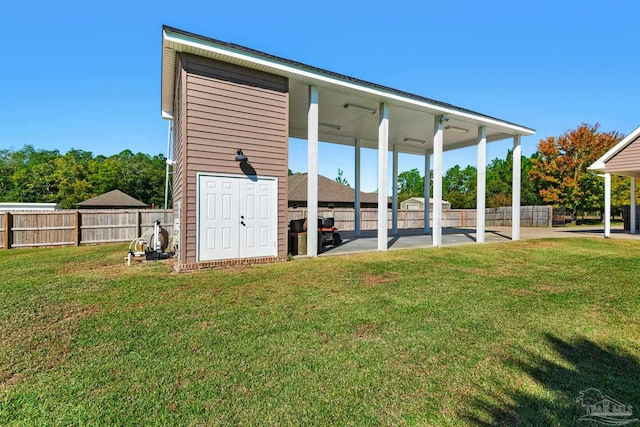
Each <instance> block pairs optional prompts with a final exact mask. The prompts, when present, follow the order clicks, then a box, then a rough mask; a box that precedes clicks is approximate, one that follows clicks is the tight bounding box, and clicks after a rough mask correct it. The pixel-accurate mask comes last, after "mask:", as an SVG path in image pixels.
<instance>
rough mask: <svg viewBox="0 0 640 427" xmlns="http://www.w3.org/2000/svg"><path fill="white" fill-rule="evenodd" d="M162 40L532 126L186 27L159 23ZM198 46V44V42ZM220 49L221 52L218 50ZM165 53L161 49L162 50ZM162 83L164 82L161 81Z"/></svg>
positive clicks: (503, 122) (439, 107) (430, 105)
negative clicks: (188, 29)
mask: <svg viewBox="0 0 640 427" xmlns="http://www.w3.org/2000/svg"><path fill="white" fill-rule="evenodd" d="M162 34H163V41H164V40H171V41H173V42H176V43H182V44H185V45H192V46H194V45H196V44H205V45H207V46H208V47H209V48H210V49H211V50H213V49H217V50H219V51H224V52H226V53H227V54H229V53H231V54H233V55H235V56H242V57H244V59H246V57H249V58H251V59H253V60H254V61H256V62H264V63H266V64H264V65H271V66H275V68H280V69H282V67H286V68H287V69H288V70H287V71H289V72H291V73H293V74H299V75H304V74H307V76H306V77H311V78H319V79H321V80H325V81H327V82H329V83H334V84H335V83H338V84H341V85H346V86H350V87H352V88H354V89H360V90H363V89H366V90H367V91H368V92H371V93H374V94H377V95H381V96H387V97H391V98H395V99H397V100H399V101H404V102H409V103H413V104H418V105H422V106H424V107H427V108H433V109H436V110H440V111H441V112H442V113H443V114H447V113H449V114H461V115H463V116H468V117H469V118H471V119H476V120H477V119H480V120H482V121H490V122H493V123H494V124H496V125H499V126H505V127H508V128H511V129H512V130H513V131H516V132H521V134H522V135H533V134H535V129H532V128H528V127H526V126H522V125H519V124H517V123H512V122H508V121H506V120H502V119H498V118H496V117H492V116H489V115H486V114H482V113H478V112H476V111H473V110H469V109H466V108H462V107H458V106H455V105H453V104H449V103H446V102H442V101H437V100H434V99H430V98H427V97H424V96H421V95H416V94H413V93H410V92H405V91H402V90H399V89H394V88H391V87H388V86H384V85H380V84H377V83H372V82H368V81H365V80H361V79H358V78H355V77H350V76H347V75H344V74H339V73H336V72H333V71H329V70H325V69H322V68H318V67H314V66H311V65H307V64H304V63H301V62H297V61H293V60H289V59H286V58H282V57H278V56H275V55H272V54H269V53H265V52H261V51H258V50H255V49H252V48H248V47H245V46H241V45H238V44H234V43H229V42H224V41H221V40H217V39H213V38H210V37H205V36H201V35H198V34H194V33H190V32H188V31H184V30H180V29H178V28H174V27H170V26H168V25H163V26H162ZM200 47H201V46H200ZM219 53H223V52H219ZM163 57H164V50H163ZM162 86H164V83H162Z"/></svg>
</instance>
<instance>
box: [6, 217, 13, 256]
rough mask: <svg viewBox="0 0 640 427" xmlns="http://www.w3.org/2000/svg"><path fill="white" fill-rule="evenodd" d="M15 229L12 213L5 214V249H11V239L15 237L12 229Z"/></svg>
mask: <svg viewBox="0 0 640 427" xmlns="http://www.w3.org/2000/svg"><path fill="white" fill-rule="evenodd" d="M12 228H13V216H12V215H11V212H5V213H4V248H5V249H11V243H13V242H12V241H11V238H12V237H13V233H12V230H11V229H12Z"/></svg>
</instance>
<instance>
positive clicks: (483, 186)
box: [476, 126, 487, 243]
mask: <svg viewBox="0 0 640 427" xmlns="http://www.w3.org/2000/svg"><path fill="white" fill-rule="evenodd" d="M486 193H487V128H486V127H485V126H479V127H478V183H477V188H476V243H484V231H485V206H486Z"/></svg>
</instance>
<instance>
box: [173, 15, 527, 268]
mask: <svg viewBox="0 0 640 427" xmlns="http://www.w3.org/2000/svg"><path fill="white" fill-rule="evenodd" d="M454 83H455V82H451V84H454ZM161 114H162V117H163V118H165V119H168V120H172V122H173V123H172V129H173V147H174V153H173V154H174V155H173V193H172V200H173V209H174V221H175V223H174V225H175V229H176V231H177V233H176V235H175V236H174V238H175V240H176V242H177V244H178V248H179V249H178V251H177V256H176V260H177V263H176V266H177V268H178V269H193V268H199V267H203V266H213V265H218V264H230V263H236V262H237V263H255V262H269V261H275V260H285V259H286V258H287V211H288V205H289V200H288V194H289V191H288V190H289V189H288V180H289V178H288V163H289V158H288V143H289V138H302V139H306V141H307V145H308V150H307V153H308V154H307V157H308V158H307V165H308V176H307V179H308V187H307V201H308V205H309V206H308V218H309V220H310V221H311V222H312V223H313V222H315V219H316V218H317V210H316V209H315V208H316V207H317V206H318V204H319V197H318V189H319V186H318V185H317V182H318V181H319V180H320V178H319V177H318V175H317V165H318V162H319V161H332V159H319V157H318V142H319V141H323V142H326V143H333V144H343V145H346V146H351V147H354V154H355V155H354V158H355V165H354V166H355V171H356V173H359V172H360V153H361V149H362V148H368V149H376V150H377V153H378V162H377V164H378V168H377V171H378V173H377V182H376V184H377V187H378V191H379V194H378V197H379V200H382V201H385V202H386V201H388V200H389V196H390V194H389V190H388V187H389V185H388V183H389V178H390V173H389V172H390V171H389V170H388V169H389V167H388V166H389V164H390V163H391V162H390V160H391V153H393V154H394V159H397V154H414V155H420V156H425V166H427V168H429V167H430V160H429V159H430V158H431V156H433V158H434V160H433V164H434V166H435V168H434V178H433V179H434V185H433V187H434V188H442V170H441V169H442V168H441V167H440V166H439V165H442V156H443V152H444V151H447V150H453V149H458V148H463V147H471V146H473V147H478V150H480V153H482V152H484V150H485V149H486V148H485V147H486V144H487V143H493V142H494V141H499V140H504V139H512V140H513V144H514V145H513V146H514V152H516V153H519V152H520V147H521V144H520V141H521V136H523V135H533V134H534V133H535V131H534V130H533V129H531V128H527V127H524V126H521V125H518V124H515V123H510V122H507V121H504V120H501V119H498V118H495V117H492V116H490V115H486V114H481V113H478V112H475V111H472V110H468V109H464V108H460V107H456V106H454V105H451V104H447V103H444V102H440V101H435V100H433V99H429V98H426V97H423V96H419V95H415V94H411V93H408V92H404V91H401V90H397V89H393V88H390V87H385V86H382V85H379V84H375V83H370V82H367V81H364V80H360V79H357V78H354V77H350V76H345V75H342V74H338V73H335V72H333V71H329V70H323V69H320V68H317V67H313V66H310V65H306V64H302V63H300V62H298V61H292V60H289V59H285V58H281V57H277V56H274V55H271V54H269V53H264V52H260V51H257V50H254V49H250V48H247V47H244V46H239V45H237V44H233V43H228V42H224V41H220V40H216V39H212V38H209V37H204V36H201V35H198V34H194V33H189V32H187V31H183V30H179V29H176V28H171V27H168V26H163V28H162V82H161ZM514 159H518V160H519V159H520V156H519V155H516V156H514ZM395 164H397V162H395V163H394V165H395ZM392 169H393V171H394V172H395V175H397V166H395V167H393V168H392ZM513 170H514V172H513V173H514V176H515V179H513V182H514V183H517V184H516V185H519V183H520V177H519V173H520V165H519V163H518V162H514V168H513ZM394 172H391V174H394ZM394 178H395V177H394ZM516 188H519V187H516ZM434 196H436V194H434ZM435 198H436V199H439V198H441V196H440V197H435ZM514 200H517V201H514V206H515V207H514V212H520V211H519V207H518V206H519V205H517V206H516V204H517V203H519V198H514ZM441 208H442V206H441V202H440V201H436V202H435V205H434V227H433V245H434V246H439V245H440V244H441V235H442V222H441V217H439V216H438V214H439V212H441ZM359 215H360V212H359V210H356V211H355V216H356V218H359ZM377 217H378V218H377V223H378V224H388V219H389V217H390V215H389V213H388V211H387V209H377ZM391 218H392V221H391V223H392V224H393V223H394V222H396V223H397V215H393V214H392V215H391ZM514 223H517V224H518V226H519V222H518V221H514ZM394 227H395V225H394ZM518 231H519V228H518ZM483 232H484V231H482V233H483ZM514 238H515V237H514ZM316 240H317V236H316V234H315V233H311V234H310V235H309V236H308V241H307V245H308V251H307V253H308V254H309V256H312V257H313V256H316V255H317V245H316V243H317V241H316ZM377 241H378V249H379V250H387V247H388V231H387V229H386V227H381V228H379V229H378V236H377ZM479 241H481V240H479Z"/></svg>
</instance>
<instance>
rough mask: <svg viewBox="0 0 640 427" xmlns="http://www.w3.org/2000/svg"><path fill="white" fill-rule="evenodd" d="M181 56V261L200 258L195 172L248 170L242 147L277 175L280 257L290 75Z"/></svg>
mask: <svg viewBox="0 0 640 427" xmlns="http://www.w3.org/2000/svg"><path fill="white" fill-rule="evenodd" d="M179 56H180V58H181V66H182V68H183V69H184V70H185V73H184V74H183V75H182V77H183V79H184V81H183V84H182V85H181V87H182V89H183V90H184V93H183V94H182V96H183V98H185V99H184V101H183V106H184V110H183V112H182V115H183V118H182V125H183V127H184V130H183V132H184V140H183V144H182V145H183V148H182V155H183V156H184V157H183V158H182V159H181V163H182V165H183V168H184V170H183V171H182V174H183V182H184V188H183V189H182V193H181V194H182V200H183V203H182V209H183V215H182V218H183V220H182V227H181V234H182V248H183V249H182V251H181V252H182V255H183V259H182V261H181V262H182V263H193V262H195V261H196V241H197V230H198V227H197V224H196V212H197V197H198V195H197V174H198V173H223V174H233V175H244V173H243V171H242V170H241V167H240V164H239V163H238V162H236V161H235V156H236V150H237V149H239V148H240V149H242V150H243V151H244V154H245V155H246V156H247V157H248V158H249V162H250V164H251V167H252V168H253V169H255V173H256V174H257V175H258V176H265V177H267V176H268V177H276V178H278V256H279V257H284V256H286V253H287V194H288V185H287V176H288V173H287V171H288V169H287V167H288V165H287V158H288V153H287V150H288V147H287V146H288V136H289V134H288V132H289V130H288V128H289V122H288V121H289V91H288V80H287V79H286V78H284V77H280V76H275V75H272V74H268V73H264V72H261V71H257V70H252V69H248V68H244V67H239V66H236V65H233V64H228V63H224V62H219V61H215V60H212V59H208V58H202V57H199V56H194V55H189V54H181V55H179ZM185 93H186V97H185V96H184V94H185Z"/></svg>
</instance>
